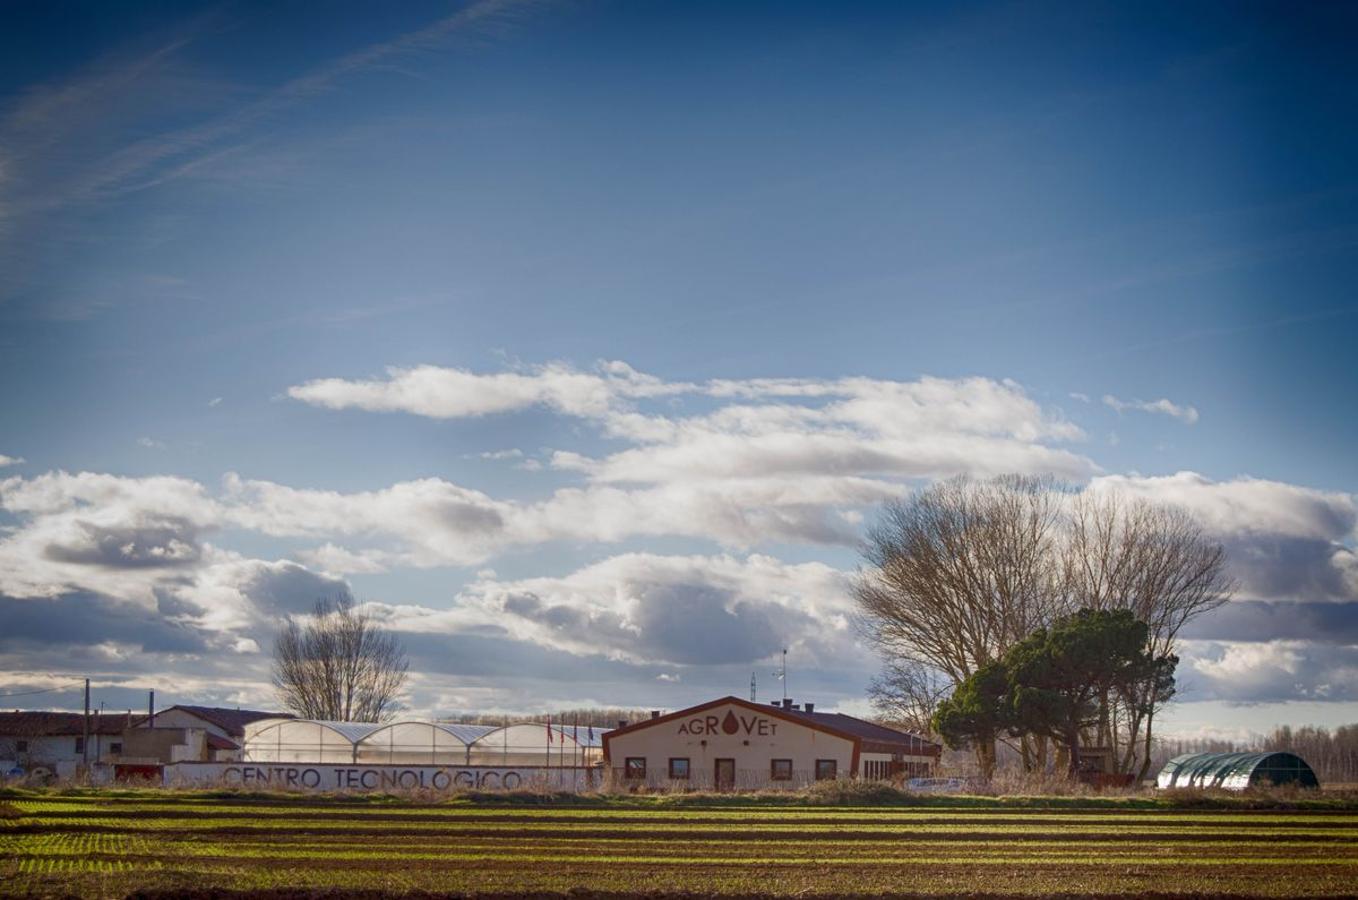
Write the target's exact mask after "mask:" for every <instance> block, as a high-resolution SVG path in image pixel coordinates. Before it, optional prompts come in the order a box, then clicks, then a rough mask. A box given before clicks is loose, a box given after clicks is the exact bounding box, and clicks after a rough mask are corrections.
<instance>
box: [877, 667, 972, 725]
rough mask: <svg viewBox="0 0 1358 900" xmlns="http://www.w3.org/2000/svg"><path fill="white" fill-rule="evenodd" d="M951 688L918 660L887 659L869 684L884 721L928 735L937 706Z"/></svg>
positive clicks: (941, 677) (936, 672)
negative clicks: (879, 672)
mask: <svg viewBox="0 0 1358 900" xmlns="http://www.w3.org/2000/svg"><path fill="white" fill-rule="evenodd" d="M952 687H953V686H952V683H951V682H950V681H948V679H947V678H946V677H944V676H943V675H942V673H940V672H938V671H937V670H935V669H931V668H930V667H929V666H926V665H925V664H924V663H922V662H919V661H918V660H914V659H888V660H886V662H885V663H884V665H883V668H882V673H881V674H880V675H878V676H876V677H875V678H873V679H872V681H871V682H870V683H869V684H868V699H869V700H870V701H871V702H872V706H873V709H875V710H876V711H877V714H878V715H879V716H880V717H881V718H882V719H883V720H884V721H886V722H890V723H892V724H895V725H900V726H901V727H903V728H906V729H908V730H910V731H913V732H915V733H916V734H921V735H929V734H931V733H932V732H933V725H932V724H931V723H932V720H933V718H934V713H935V712H936V711H937V710H938V704H939V702H940V701H941V700H943V698H945V697H947V696H948V694H950V693H951V692H952Z"/></svg>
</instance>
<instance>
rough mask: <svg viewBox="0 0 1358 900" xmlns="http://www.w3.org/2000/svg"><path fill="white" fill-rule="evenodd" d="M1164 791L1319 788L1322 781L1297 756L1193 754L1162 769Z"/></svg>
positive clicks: (1157, 782) (1160, 779)
mask: <svg viewBox="0 0 1358 900" xmlns="http://www.w3.org/2000/svg"><path fill="white" fill-rule="evenodd" d="M1156 784H1157V786H1159V787H1161V788H1185V787H1194V788H1224V789H1225V790H1228V791H1243V790H1244V789H1245V788H1249V787H1262V786H1268V785H1283V784H1291V785H1297V786H1298V787H1308V788H1318V787H1320V780H1319V779H1318V778H1316V773H1315V772H1313V771H1312V770H1311V767H1310V766H1309V765H1307V764H1306V761H1305V760H1304V759H1302V758H1301V757H1300V756H1297V755H1296V754H1295V753H1286V752H1281V751H1278V752H1271V753H1189V754H1185V755H1183V756H1176V757H1174V758H1173V759H1171V760H1170V761H1169V762H1167V763H1165V767H1164V768H1163V769H1161V770H1160V777H1159V778H1158V779H1156Z"/></svg>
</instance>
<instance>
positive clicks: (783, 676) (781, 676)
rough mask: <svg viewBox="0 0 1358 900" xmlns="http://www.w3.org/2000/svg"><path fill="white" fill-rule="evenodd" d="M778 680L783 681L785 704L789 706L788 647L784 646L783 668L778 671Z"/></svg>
mask: <svg viewBox="0 0 1358 900" xmlns="http://www.w3.org/2000/svg"><path fill="white" fill-rule="evenodd" d="M778 680H779V681H781V682H782V683H783V705H784V706H787V648H786V647H784V648H783V668H782V670H781V671H780V672H779V673H778Z"/></svg>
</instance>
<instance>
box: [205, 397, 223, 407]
mask: <svg viewBox="0 0 1358 900" xmlns="http://www.w3.org/2000/svg"><path fill="white" fill-rule="evenodd" d="M207 405H208V406H221V405H222V398H221V397H213V398H212V399H211V400H209V401H208V402H207Z"/></svg>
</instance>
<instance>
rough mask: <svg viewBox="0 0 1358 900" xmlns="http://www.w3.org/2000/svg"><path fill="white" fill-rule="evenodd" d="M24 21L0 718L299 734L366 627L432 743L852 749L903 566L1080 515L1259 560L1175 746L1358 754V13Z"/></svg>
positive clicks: (487, 13) (10, 95) (5, 364)
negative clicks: (1060, 490) (1352, 729)
mask: <svg viewBox="0 0 1358 900" xmlns="http://www.w3.org/2000/svg"><path fill="white" fill-rule="evenodd" d="M7 19H8V21H9V25H8V27H7V28H6V30H5V35H4V37H0V49H3V56H4V58H5V60H6V65H5V67H4V69H3V71H0V92H2V95H0V378H3V384H4V385H5V390H4V392H3V394H2V395H0V454H3V455H4V457H6V458H7V459H12V460H19V459H22V462H13V463H11V464H10V465H6V466H4V467H3V468H0V521H3V522H4V523H5V525H6V527H7V529H8V531H7V532H5V534H4V535H3V537H0V541H2V542H3V543H0V559H2V560H3V561H4V564H5V567H6V569H7V574H6V575H5V576H4V580H3V581H0V604H3V608H4V609H5V610H7V611H8V612H7V613H6V615H7V616H9V617H12V619H11V621H13V622H17V623H23V627H22V628H18V629H16V631H15V632H13V633H11V634H10V635H9V636H8V637H7V638H3V639H0V692H6V691H8V692H21V691H25V690H37V689H42V688H47V687H60V686H61V685H63V684H66V682H60V681H54V680H53V679H56V678H58V677H65V676H69V675H84V674H85V673H87V672H92V673H93V674H95V676H96V678H97V682H98V688H97V691H98V692H101V696H105V697H106V698H107V701H108V702H109V703H110V704H111V705H114V706H122V705H126V704H128V703H131V702H134V701H133V700H132V699H131V698H133V697H139V696H140V695H141V692H142V690H143V689H144V688H145V687H147V686H155V687H158V688H159V689H160V690H161V692H162V693H164V694H168V695H170V696H171V697H173V698H178V699H183V700H190V699H192V700H196V701H202V702H209V701H219V702H228V703H252V704H258V703H267V702H269V699H270V697H269V692H268V688H267V684H266V681H267V665H266V655H267V645H268V637H269V635H270V634H271V633H272V628H273V627H274V625H275V624H276V622H277V618H278V616H280V615H282V614H283V613H286V612H288V611H293V610H296V609H299V608H304V607H306V606H308V605H309V604H310V603H311V601H312V599H314V597H315V596H316V595H317V594H318V593H324V592H327V591H332V590H338V589H342V588H343V587H345V586H346V585H347V586H348V587H349V588H350V589H352V590H353V591H354V592H355V593H356V594H357V595H358V596H360V597H362V598H364V599H367V600H370V601H372V602H373V603H374V604H376V606H377V608H379V609H380V610H381V611H382V614H383V615H384V616H387V617H388V618H389V620H390V621H391V623H392V624H393V627H398V628H400V629H402V630H403V632H404V633H406V634H407V635H409V636H410V643H411V645H412V649H413V651H414V655H415V658H416V666H417V668H419V669H420V670H421V671H420V677H419V679H418V680H417V684H416V686H415V690H414V691H413V692H412V695H411V697H410V699H409V702H410V704H411V707H412V709H418V710H422V711H433V712H447V711H451V710H456V709H515V710H527V709H537V708H544V707H546V706H548V705H551V704H554V703H558V702H559V703H574V702H599V703H610V704H614V703H616V704H633V703H635V704H637V705H641V706H648V707H649V706H676V705H680V704H683V703H685V702H688V701H690V700H693V701H696V700H701V699H706V698H708V697H710V696H711V695H713V694H714V693H717V692H722V693H730V692H734V693H742V692H743V691H744V689H745V688H746V686H747V685H748V680H749V673H750V671H752V670H754V671H758V672H760V673H765V672H766V671H771V668H772V665H773V662H772V657H771V656H769V654H768V653H766V652H765V651H770V650H776V648H777V647H778V646H780V645H781V644H783V643H788V644H791V645H792V646H793V648H794V653H793V663H794V666H795V665H796V664H797V663H798V662H799V661H800V663H801V666H802V670H801V671H802V673H803V674H800V675H799V679H800V683H801V684H802V687H801V688H798V690H801V691H804V692H806V693H807V694H808V696H811V697H812V699H820V700H821V702H829V703H832V704H833V703H840V704H843V705H846V706H848V707H850V708H852V704H854V703H855V702H859V698H861V696H862V690H863V686H864V684H865V682H866V680H867V678H868V677H869V676H870V674H871V672H872V671H873V668H874V661H873V660H872V658H871V656H870V654H868V653H867V652H866V651H865V650H864V649H863V648H862V647H861V646H859V645H858V644H857V643H856V642H855V641H854V640H853V638H852V635H851V634H849V633H848V632H846V631H845V630H844V629H843V628H842V624H843V622H842V620H843V616H844V613H845V610H846V606H845V603H846V601H845V593H844V581H843V579H844V574H845V573H847V572H849V571H851V570H852V568H853V567H854V565H855V564H856V555H855V551H854V547H853V541H854V539H855V535H856V534H857V529H859V528H860V527H861V522H862V521H863V517H865V516H868V517H870V515H871V510H872V508H873V506H874V505H875V504H876V503H878V502H880V501H881V500H882V499H884V498H885V497H887V496H892V495H895V494H899V493H900V492H901V491H904V490H908V489H909V488H911V487H913V486H916V485H919V484H922V483H925V482H927V481H928V480H930V479H932V478H936V477H941V476H946V475H949V474H954V473H956V472H971V473H974V474H978V475H985V474H992V473H995V472H999V471H1033V472H1038V471H1043V472H1046V471H1052V472H1055V473H1056V474H1058V475H1060V476H1062V477H1064V478H1068V479H1070V480H1072V481H1075V482H1077V483H1081V484H1084V483H1089V484H1091V485H1093V486H1095V487H1099V488H1106V487H1117V488H1119V489H1122V490H1125V491H1128V492H1132V493H1137V494H1141V495H1145V496H1148V497H1151V498H1153V499H1156V500H1161V501H1166V502H1180V503H1185V504H1187V505H1188V506H1189V507H1190V509H1192V510H1194V512H1195V513H1196V514H1197V515H1199V516H1200V518H1201V519H1202V521H1203V523H1204V525H1205V526H1206V527H1208V528H1209V530H1211V531H1212V532H1213V534H1214V535H1216V536H1217V537H1218V538H1219V539H1220V540H1222V541H1223V542H1225V543H1226V544H1227V546H1228V549H1229V550H1231V551H1232V559H1233V561H1234V562H1233V565H1234V566H1235V567H1236V568H1237V569H1238V570H1239V571H1238V576H1239V577H1240V578H1241V581H1242V588H1241V591H1240V593H1239V595H1238V598H1237V601H1236V602H1235V604H1233V606H1232V607H1231V608H1230V609H1228V610H1223V611H1221V612H1219V613H1217V614H1214V617H1213V621H1214V622H1215V623H1216V624H1212V623H1211V622H1207V621H1204V622H1202V623H1199V625H1197V626H1195V628H1196V630H1195V632H1194V637H1193V640H1192V641H1191V642H1190V645H1189V647H1188V648H1187V651H1186V654H1185V657H1186V662H1185V665H1184V667H1183V671H1184V672H1185V673H1186V676H1185V680H1186V691H1185V699H1186V701H1187V702H1185V703H1183V704H1181V705H1180V707H1179V709H1178V711H1177V712H1176V714H1175V715H1176V719H1175V724H1176V726H1177V727H1180V728H1181V729H1182V730H1185V731H1192V730H1196V729H1200V728H1221V729H1242V728H1265V727H1267V726H1269V725H1271V724H1273V723H1274V722H1275V721H1287V720H1290V721H1314V722H1322V723H1335V722H1341V721H1348V720H1352V719H1353V718H1354V716H1355V713H1358V705H1356V704H1358V562H1355V558H1354V552H1353V548H1354V543H1355V535H1354V526H1355V519H1356V518H1358V513H1356V512H1355V509H1356V507H1355V499H1354V493H1353V492H1354V490H1355V485H1356V484H1358V462H1355V460H1356V459H1358V456H1356V455H1355V454H1354V453H1353V452H1352V450H1351V448H1352V446H1353V445H1354V442H1355V438H1358V417H1355V416H1354V415H1353V409H1354V402H1353V399H1352V398H1353V397H1354V395H1355V388H1358V367H1356V366H1355V364H1354V362H1353V353H1352V349H1351V348H1352V347H1354V346H1355V345H1358V299H1355V297H1354V294H1353V288H1352V285H1353V284H1354V283H1355V275H1356V274H1358V271H1355V270H1358V254H1355V248H1358V204H1356V203H1355V200H1356V199H1358V177H1356V176H1355V172H1354V166H1353V162H1352V161H1353V160H1354V159H1355V158H1358V126H1355V124H1354V122H1355V121H1358V117H1355V116H1354V112H1355V105H1356V104H1355V94H1356V93H1358V78H1355V75H1358V72H1355V71H1354V70H1355V63H1354V62H1353V60H1352V53H1351V52H1350V50H1351V47H1352V45H1353V40H1354V38H1355V26H1358V17H1355V15H1354V13H1353V11H1352V10H1351V9H1346V8H1344V7H1343V6H1341V5H1339V4H1332V5H1321V4H1316V5H1312V6H1308V7H1304V8H1300V9H1299V8H1296V7H1290V6H1285V5H1281V4H1238V3H1232V4H1193V5H1189V6H1185V5H1183V4H1164V5H1157V4H1138V5H1134V6H1128V5H1125V4H1121V5H1114V4H1097V3H1095V4H1070V5H1066V6H1059V5H1049V4H1022V3H1013V4H989V3H984V4H956V5H949V6H947V7H946V8H941V7H937V8H935V7H927V6H919V7H910V6H906V5H897V4H890V5H881V6H877V5H872V4H864V5H858V6H850V7H843V6H834V7H831V6H826V5H823V4H787V3H779V4H703V3H684V4H665V3H630V4H624V3H590V2H575V3H559V4H556V3H547V2H541V3H512V2H498V3H496V2H483V3H470V4H458V3H407V4H401V5H400V6H399V7H398V8H397V9H395V10H378V9H376V8H372V7H368V6H365V5H360V4H353V5H341V6H326V7H324V8H322V7H320V6H317V5H308V4H291V5H285V6H282V7H272V6H264V5H252V4H245V3H238V4H211V5H203V6H197V7H196V6H194V5H192V4H183V3H174V4H153V3H141V4H132V5H128V4H120V5H116V6H115V5H108V4H88V5H79V4H77V5H74V6H63V7H60V8H54V7H51V6H50V5H48V4H15V5H13V6H11V7H10V9H9V15H8V16H7ZM763 379H779V381H773V382H771V381H766V380H763ZM1161 401H1163V402H1161ZM529 598H531V602H530V599H529ZM533 602H536V603H537V604H538V606H537V607H534V606H533V605H532V603H533ZM505 604H508V606H506V605H505ZM1251 604H1254V605H1251ZM507 609H509V610H513V609H517V610H518V612H517V613H514V614H513V615H507V614H506V613H505V610H507ZM72 611H79V613H80V615H81V617H82V620H83V621H85V622H86V623H87V624H88V626H89V627H81V628H71V627H69V626H67V625H66V624H65V623H66V622H68V621H69V614H70V613H71V612H72ZM497 614H498V615H499V616H500V617H501V620H500V621H498V622H497V620H496V615H497ZM504 619H512V620H513V624H512V625H510V626H506V625H505V624H504ZM1280 621H1287V622H1290V623H1293V625H1294V626H1295V623H1297V622H1306V623H1313V626H1312V627H1309V628H1304V627H1300V626H1296V627H1286V628H1284V627H1280V626H1279V625H1278V623H1279V622H1280ZM581 622H583V623H585V625H580V623H581ZM577 625H579V628H578V629H577ZM577 630H578V633H577ZM732 631H738V632H739V633H740V635H743V636H731V637H729V639H726V640H724V641H714V639H713V638H712V635H713V634H714V633H722V634H727V633H729V632H732ZM714 643H715V644H717V645H719V646H706V645H711V644H714ZM695 647H706V649H705V650H704V651H703V652H700V651H699V649H694V648H695ZM660 676H664V679H663V680H660ZM171 683H173V684H174V685H179V686H180V687H179V688H176V687H173V686H172V684H171ZM1279 685H1283V687H1281V688H1280V687H1279ZM176 690H180V691H181V692H182V696H180V695H179V694H176V693H175V692H176ZM19 699H20V698H16V702H18V701H19ZM73 700H74V694H72V693H68V692H65V691H54V692H52V693H49V694H42V695H34V696H32V697H31V702H32V704H33V705H44V704H47V703H49V702H53V703H58V704H61V703H64V704H67V705H69V704H71V703H72V702H73ZM25 702H27V701H25ZM135 702H137V703H140V700H136V701H135Z"/></svg>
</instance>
